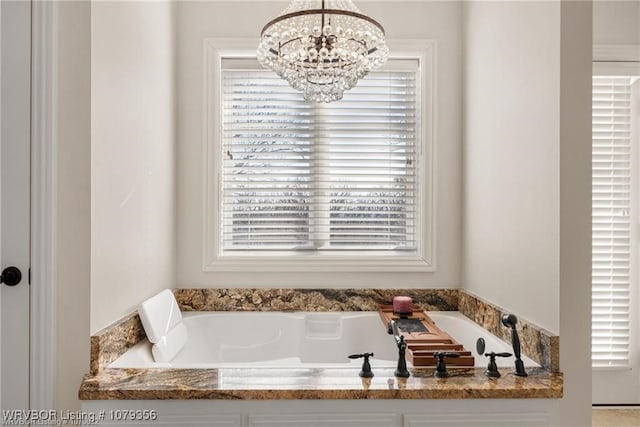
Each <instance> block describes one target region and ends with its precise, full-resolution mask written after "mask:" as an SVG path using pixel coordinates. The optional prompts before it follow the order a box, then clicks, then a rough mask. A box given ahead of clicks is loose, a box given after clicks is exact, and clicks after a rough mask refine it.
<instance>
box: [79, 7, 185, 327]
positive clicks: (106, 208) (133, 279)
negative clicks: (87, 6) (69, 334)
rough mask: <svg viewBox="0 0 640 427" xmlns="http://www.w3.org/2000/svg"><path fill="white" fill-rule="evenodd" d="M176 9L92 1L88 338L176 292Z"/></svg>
mask: <svg viewBox="0 0 640 427" xmlns="http://www.w3.org/2000/svg"><path fill="white" fill-rule="evenodd" d="M174 7H175V6H174V5H173V4H171V3H169V2H93V3H92V11H91V15H92V22H91V24H92V25H91V28H92V44H91V67H92V76H91V194H92V197H91V236H92V238H91V331H92V332H96V331H97V330H98V329H100V328H102V327H104V326H106V325H108V324H109V323H111V322H113V321H115V320H117V319H118V318H119V317H121V316H123V315H125V314H127V313H129V312H131V311H132V310H134V309H135V307H136V306H137V304H139V303H140V301H142V300H144V299H145V298H148V297H150V296H152V295H153V294H155V293H157V292H158V291H160V290H162V289H164V288H173V287H174V286H175V254H176V252H175V218H176V217H175V174H174V170H175V168H174V161H175V153H174V148H175V147H174V135H175V123H174V122H175V120H174V116H175V114H174V108H175V105H174V100H175V93H174V92H175V90H174V88H175V85H174V79H175V73H174V60H175V57H174V40H175V34H174V25H175V16H174V10H175V9H174Z"/></svg>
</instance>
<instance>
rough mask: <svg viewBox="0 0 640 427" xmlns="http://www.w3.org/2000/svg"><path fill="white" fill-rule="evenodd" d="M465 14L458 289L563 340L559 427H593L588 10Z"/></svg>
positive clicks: (474, 7)
mask: <svg viewBox="0 0 640 427" xmlns="http://www.w3.org/2000/svg"><path fill="white" fill-rule="evenodd" d="M465 11H466V37H465V43H466V45H465V55H466V64H465V126H466V129H465V145H464V156H465V161H464V171H465V177H464V203H465V206H464V214H463V215H464V244H463V250H464V256H463V264H464V273H463V282H464V287H465V288H467V289H469V290H471V291H472V292H474V293H476V294H478V295H480V296H482V297H484V298H486V299H488V300H490V301H492V302H494V303H497V304H498V305H500V306H502V307H504V308H506V309H507V310H510V311H513V312H515V313H518V314H519V315H521V316H523V317H526V318H527V319H529V320H532V321H534V322H536V323H538V324H540V325H541V326H544V327H546V328H547V329H549V330H551V331H553V332H556V333H559V335H560V340H561V343H562V345H561V354H560V364H561V365H560V369H561V370H562V371H563V372H564V375H565V377H564V381H565V382H564V396H565V397H564V398H563V399H562V400H561V401H560V411H559V420H558V425H561V426H573V425H575V426H577V425H590V423H591V413H590V404H591V395H590V390H591V378H590V360H589V359H590V358H589V346H590V282H591V271H590V269H591V253H590V239H591V223H590V221H591V185H590V181H591V180H590V163H591V157H590V156H591V145H590V143H591V114H590V111H591V50H592V47H591V40H592V38H591V35H592V34H591V26H592V25H591V24H592V10H591V3H590V2H581V1H562V2H469V3H468V4H467V7H466V9H465Z"/></svg>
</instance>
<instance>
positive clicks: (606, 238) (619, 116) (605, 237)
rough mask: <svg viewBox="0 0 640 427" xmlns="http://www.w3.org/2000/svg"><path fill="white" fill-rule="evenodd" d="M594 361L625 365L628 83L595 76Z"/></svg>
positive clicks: (602, 364)
mask: <svg viewBox="0 0 640 427" xmlns="http://www.w3.org/2000/svg"><path fill="white" fill-rule="evenodd" d="M592 121H593V152H592V155H593V161H592V177H593V196H592V198H593V201H592V208H593V215H592V239H593V240H592V242H593V246H592V251H593V254H592V347H591V359H592V365H593V367H624V366H628V365H629V326H630V325H629V308H630V299H629V297H630V269H631V265H630V261H631V218H630V209H631V204H630V197H631V86H630V79H629V78H625V77H594V79H593V120H592Z"/></svg>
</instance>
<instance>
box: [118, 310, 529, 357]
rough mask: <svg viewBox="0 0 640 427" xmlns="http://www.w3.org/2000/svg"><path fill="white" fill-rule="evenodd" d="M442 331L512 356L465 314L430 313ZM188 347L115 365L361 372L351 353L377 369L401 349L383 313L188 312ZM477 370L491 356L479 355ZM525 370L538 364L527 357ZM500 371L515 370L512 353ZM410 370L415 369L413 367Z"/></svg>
mask: <svg viewBox="0 0 640 427" xmlns="http://www.w3.org/2000/svg"><path fill="white" fill-rule="evenodd" d="M427 314H428V315H429V316H430V317H431V318H432V319H433V320H434V322H435V323H436V324H437V325H438V327H439V328H440V329H442V330H443V331H445V332H447V333H448V334H449V335H451V336H452V337H453V338H455V339H456V340H457V341H458V342H460V343H461V344H463V345H464V347H465V348H466V349H468V350H470V351H474V353H475V342H476V340H477V339H478V338H480V337H482V338H484V339H485V341H486V349H487V351H495V352H505V351H506V352H511V351H512V350H511V346H510V345H509V344H507V343H505V342H504V341H502V340H500V339H499V338H497V337H496V336H494V335H492V334H490V333H489V332H487V331H486V330H485V329H483V328H481V327H480V326H479V325H477V324H476V323H474V322H473V321H471V320H469V319H468V318H466V317H465V316H464V315H462V314H460V313H459V312H427ZM182 322H183V323H184V325H185V327H186V329H187V335H188V338H187V341H186V344H185V345H184V348H182V350H181V351H180V352H179V353H178V354H177V355H176V356H175V357H174V358H173V359H172V360H171V361H170V362H166V363H159V362H155V361H154V359H153V356H152V353H151V343H149V341H147V340H144V341H142V342H140V343H138V344H136V345H135V346H133V347H132V348H130V349H129V350H128V351H127V352H126V353H125V354H123V355H122V356H121V357H119V358H118V359H117V360H115V361H114V362H113V363H111V364H110V366H109V367H110V368H176V369H213V368H243V367H247V368H255V367H265V368H268V367H274V368H282V367H292V368H295V367H307V368H309V367H314V368H316V367H317V368H340V367H348V368H352V367H357V366H360V364H361V363H362V360H353V359H349V358H348V356H349V355H351V354H360V353H373V354H374V356H373V357H372V358H371V365H372V367H374V368H375V367H393V366H395V365H396V363H397V358H398V349H397V347H396V344H395V341H394V339H393V337H392V336H390V335H389V334H388V333H387V329H386V327H385V325H384V324H383V323H382V320H381V318H380V316H379V314H378V313H377V312H186V313H183V319H182ZM475 356H476V358H475V364H476V366H486V364H487V359H486V358H485V357H483V356H479V355H477V354H475ZM523 360H524V363H525V366H528V367H533V366H539V365H538V364H537V363H536V362H534V361H533V360H531V359H529V358H528V357H526V356H523ZM497 363H498V366H501V367H507V366H513V363H514V360H513V356H512V357H509V358H499V359H498V360H497ZM408 365H409V366H410V367H411V364H410V363H408Z"/></svg>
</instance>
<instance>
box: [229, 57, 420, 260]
mask: <svg viewBox="0 0 640 427" xmlns="http://www.w3.org/2000/svg"><path fill="white" fill-rule="evenodd" d="M399 63H400V66H398V67H395V68H399V69H397V70H393V71H386V72H382V71H380V72H372V73H370V75H368V76H367V77H366V78H364V79H362V81H360V82H359V83H358V86H357V87H356V88H354V89H353V90H351V91H349V92H348V93H346V94H345V97H344V99H343V100H342V101H339V102H333V103H330V104H317V103H309V102H305V101H304V100H303V99H302V95H301V94H300V93H299V92H297V91H295V90H293V89H291V88H290V87H289V86H288V85H287V83H286V82H285V81H284V80H282V79H280V78H278V77H277V76H276V75H275V74H273V73H272V72H270V71H266V70H259V69H248V68H247V67H242V66H238V65H242V61H234V60H225V61H223V69H222V93H223V98H222V102H223V105H222V107H223V109H222V145H221V146H222V153H221V155H222V175H221V191H222V198H221V212H222V215H221V227H220V229H221V232H222V235H221V242H222V245H221V246H222V250H223V251H283V250H284V251H292V250H293V251H317V252H320V251H348V250H357V251H380V250H385V251H389V250H392V251H403V252H404V253H406V252H407V251H415V250H416V249H417V246H418V242H417V241H416V239H417V236H418V232H417V231H418V230H417V224H418V218H417V215H418V214H417V207H418V200H417V194H418V191H417V190H418V189H417V182H418V179H417V175H418V164H417V162H418V153H417V150H418V141H417V135H419V132H418V131H417V126H418V121H417V117H418V116H419V113H418V109H419V105H418V99H419V96H418V94H417V92H418V88H417V85H416V82H417V76H416V75H417V73H418V70H417V61H406V60H405V61H399ZM307 253H310V252H307Z"/></svg>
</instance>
